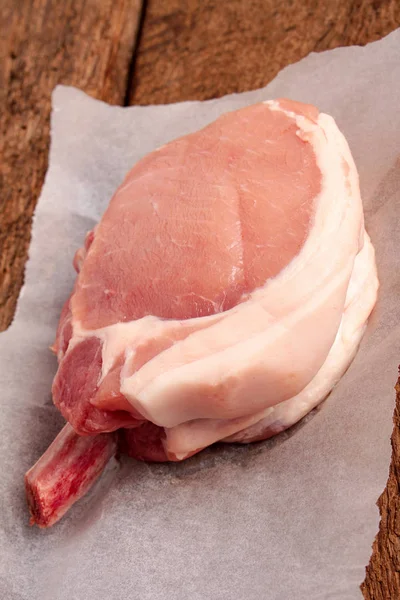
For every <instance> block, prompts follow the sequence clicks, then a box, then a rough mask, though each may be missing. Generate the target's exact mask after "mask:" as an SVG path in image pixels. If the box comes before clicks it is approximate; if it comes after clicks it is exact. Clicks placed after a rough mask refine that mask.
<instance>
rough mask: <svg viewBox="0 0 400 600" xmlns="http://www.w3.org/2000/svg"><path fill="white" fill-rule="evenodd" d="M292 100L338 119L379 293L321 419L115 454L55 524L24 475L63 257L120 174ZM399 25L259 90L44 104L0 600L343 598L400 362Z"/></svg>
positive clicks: (62, 294) (8, 373)
mask: <svg viewBox="0 0 400 600" xmlns="http://www.w3.org/2000/svg"><path fill="white" fill-rule="evenodd" d="M280 96H286V97H290V98H293V99H297V100H300V101H303V102H311V103H313V104H315V105H317V106H318V107H319V108H320V110H321V111H324V112H327V113H330V114H332V115H333V116H334V117H335V119H336V121H337V123H338V125H339V127H340V128H341V129H342V131H343V132H344V134H345V135H346V137H347V140H348V142H349V144H350V147H351V149H352V152H353V155H354V159H355V162H356V164H357V166H358V170H359V174H360V180H361V190H362V196H363V200H364V206H365V216H366V224H367V229H368V231H369V233H370V235H371V237H372V240H373V242H374V245H375V248H376V252H377V261H378V268H379V274H380V280H381V291H380V298H379V302H378V305H377V308H376V310H375V312H374V314H373V317H372V319H371V322H370V325H369V328H368V332H367V334H366V336H365V338H364V340H363V342H362V347H361V350H360V352H359V353H358V355H357V357H356V359H355V361H354V363H353V365H352V366H351V368H350V369H349V371H348V372H347V373H346V375H345V376H344V377H343V379H342V380H341V382H340V383H339V384H338V386H337V387H336V389H335V390H334V391H333V393H332V394H331V395H330V397H329V398H328V400H327V401H326V402H325V404H324V405H323V406H322V408H321V409H320V410H318V411H316V412H315V413H314V415H313V418H310V417H309V418H308V419H306V420H305V421H306V422H304V421H303V422H302V423H301V424H300V425H298V426H296V427H295V428H294V429H293V430H292V431H290V432H289V433H286V434H282V435H281V436H278V437H277V438H275V439H273V440H271V441H268V442H266V443H260V444H254V445H249V446H245V447H230V446H227V447H225V446H224V447H213V448H211V449H209V450H207V451H205V452H203V453H201V454H200V455H198V456H195V457H193V458H191V459H190V460H188V461H186V462H184V463H182V464H167V465H148V464H143V463H139V462H136V461H133V460H129V459H125V460H124V461H123V463H122V466H119V465H117V463H116V462H114V461H112V462H111V464H110V465H109V467H108V469H107V472H106V473H105V474H104V476H103V477H102V479H101V480H100V481H99V482H98V484H97V485H96V486H95V488H94V489H93V490H92V492H91V493H90V494H89V495H88V496H86V497H85V498H84V499H83V500H82V501H80V502H79V503H78V504H77V505H75V507H74V508H73V509H72V510H71V511H70V513H69V514H68V515H67V516H66V518H64V519H63V520H62V521H61V522H60V523H59V524H58V525H56V526H55V527H54V528H53V529H50V530H48V531H41V530H39V529H37V528H30V527H29V526H28V513H27V508H26V505H25V498H24V491H23V475H24V473H25V471H26V470H27V469H28V468H29V467H30V466H31V465H32V464H33V463H34V462H35V461H36V460H37V458H38V457H39V456H40V454H41V453H42V452H43V451H44V450H45V449H46V448H47V446H48V444H49V443H50V442H51V441H52V439H53V438H54V436H55V435H56V433H57V432H58V431H59V429H61V427H62V418H61V416H60V415H59V414H58V412H57V410H56V409H55V408H54V407H53V405H52V401H51V396H50V386H51V382H52V378H53V375H54V373H55V370H56V361H55V358H54V357H53V355H52V354H51V353H50V351H49V349H48V347H49V346H50V344H51V343H52V341H53V338H54V333H55V329H56V325H57V320H58V316H59V313H60V310H61V306H62V304H63V302H64V300H65V298H66V297H67V295H68V294H69V292H70V290H71V287H72V284H73V281H74V272H73V269H72V266H71V261H72V257H73V254H74V251H75V249H76V248H78V247H79V246H80V245H81V243H82V240H83V239H84V235H85V232H86V231H87V230H88V229H91V228H92V227H93V225H94V224H95V223H96V222H97V221H98V219H99V217H100V216H101V214H102V212H103V211H104V209H105V207H106V206H107V203H108V201H109V199H110V197H111V195H112V193H113V191H114V189H115V188H116V187H117V185H118V184H119V183H120V182H121V180H122V178H123V176H124V174H125V172H126V171H127V170H128V169H129V168H130V167H131V166H132V165H133V164H134V163H135V162H136V161H137V160H138V159H139V158H141V157H142V156H143V155H144V154H146V153H147V152H149V151H151V150H153V149H154V148H156V147H157V146H160V145H161V144H164V143H165V142H168V141H169V140H171V139H173V138H175V137H177V136H179V135H182V134H185V133H188V132H190V131H194V130H196V129H198V128H199V127H202V126H204V125H205V124H207V123H209V122H210V121H212V120H213V119H215V118H216V117H217V116H218V115H220V114H221V113H222V112H224V111H227V110H231V109H235V108H239V107H241V106H245V105H247V104H250V103H253V102H258V101H261V100H265V99H270V98H276V97H280ZM399 97H400V30H398V31H396V32H394V33H392V34H391V35H389V36H388V37H387V38H385V39H384V40H382V41H379V42H375V43H373V44H370V45H369V46H366V47H365V48H359V47H351V48H341V49H337V50H333V51H330V52H324V53H322V54H311V55H310V56H308V57H307V58H306V59H304V60H302V61H301V62H299V63H298V64H295V65H292V66H290V67H288V68H286V69H284V70H283V71H282V72H281V73H280V74H279V75H278V77H277V78H276V79H275V80H274V81H273V82H272V83H270V84H269V85H268V86H267V87H266V88H264V89H262V90H257V91H254V92H250V93H245V94H240V95H232V96H227V97H225V98H221V99H218V100H212V101H208V102H201V103H200V102H185V103H181V104H175V105H171V106H152V107H131V108H120V107H114V106H112V107H111V106H108V105H106V104H104V103H101V102H98V101H95V100H93V99H91V98H89V97H88V96H86V95H85V94H83V93H82V92H80V91H78V90H76V89H73V88H68V87H58V88H56V90H55V92H54V95H53V113H52V141H51V150H50V166H49V170H48V173H47V176H46V180H45V184H44V187H43V191H42V194H41V197H40V200H39V203H38V207H37V210H36V215H35V220H34V226H33V235H32V244H31V248H30V259H29V262H28V264H27V269H26V278H25V286H24V288H23V290H22V293H21V297H20V299H19V303H18V309H17V314H16V318H15V320H14V322H13V324H12V326H11V327H10V328H9V330H8V331H6V332H4V333H2V334H1V335H0V390H1V396H0V399H1V406H2V408H1V419H0V445H1V452H0V456H1V464H2V468H1V480H0V497H1V510H0V555H1V560H0V596H1V597H2V598H7V600H28V599H29V600H36V599H38V600H39V599H40V600H64V599H65V600H66V599H76V600H106V599H107V600H120V599H121V598H129V600H135V599H138V600H158V599H163V600H164V599H168V600H187V599H189V598H190V599H191V600H208V599H212V600H232V599H238V600H241V599H243V600H260V599H263V600H289V599H290V600H317V599H318V600H328V599H329V600H334V599H335V600H336V599H337V600H353V599H357V598H361V592H360V591H359V585H360V583H361V581H362V580H363V578H364V568H365V565H366V564H367V563H368V560H369V556H370V553H371V544H372V541H373V539H374V536H375V534H376V532H377V529H378V522H379V515H378V510H377V508H376V506H375V502H376V500H377V498H378V496H379V494H380V493H381V492H382V490H383V489H384V486H385V483H386V480H387V476H388V467H389V461H390V434H391V431H392V412H393V407H394V391H393V385H394V383H395V380H396V376H397V364H398V362H399V360H400V331H399V323H400V302H399V300H398V294H399V290H400V270H399V268H398V260H397V255H398V251H399V250H398V248H399V247H400V159H399V154H400V111H399V109H398V99H399Z"/></svg>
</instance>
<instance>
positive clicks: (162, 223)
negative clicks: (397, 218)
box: [27, 100, 378, 525]
mask: <svg viewBox="0 0 400 600" xmlns="http://www.w3.org/2000/svg"><path fill="white" fill-rule="evenodd" d="M74 264H75V267H76V269H77V270H78V272H79V275H78V277H77V280H76V284H75V287H74V290H73V293H72V295H71V297H70V298H69V300H68V301H67V303H66V305H65V307H64V309H63V312H62V315H61V319H60V324H59V328H58V332H57V338H56V343H55V351H56V352H57V355H58V359H59V368H58V372H57V374H56V377H55V379H54V384H53V398H54V402H55V404H56V406H57V407H58V408H59V409H60V411H61V412H62V414H63V415H64V417H65V418H66V419H67V421H69V423H70V425H72V428H73V429H74V430H75V432H76V434H79V435H80V436H93V435H96V434H100V433H105V432H113V431H115V430H121V431H120V433H119V439H120V448H121V450H122V451H124V452H127V453H128V454H130V455H131V456H134V457H136V458H140V459H143V460H156V461H162V460H182V459H184V458H187V457H189V456H191V455H193V454H195V453H196V452H198V451H200V450H201V449H203V448H205V447H206V446H208V445H210V444H213V443H214V442H216V441H220V440H222V441H232V442H250V441H254V440H262V439H265V438H267V437H270V436H271V435H274V434H276V433H278V432H280V431H282V430H283V429H285V428H287V427H289V426H291V425H292V424H293V423H295V422H296V421H298V420H299V419H300V418H301V417H302V416H304V415H305V414H306V413H307V412H308V411H309V410H311V408H313V407H314V406H316V405H317V404H318V403H319V402H320V401H321V400H322V399H323V398H325V397H326V395H327V394H328V393H329V391H330V390H331V389H332V387H333V386H334V384H335V383H336V382H337V381H338V380H339V378H340V377H341V375H342V374H343V373H344V371H345V370H346V368H347V367H348V365H349V363H350V361H351V359H352V358H353V356H354V354H355V352H356V349H357V347H358V344H359V342H360V339H361V337H362V334H363V332H364V329H365V325H366V321H367V319H368V316H369V314H370V312H371V310H372V308H373V306H374V304H375V300H376V294H377V287H378V282H377V277H376V269H375V259H374V252H373V248H372V246H371V243H370V240H369V238H368V236H367V234H366V233H365V230H364V221H363V212H362V204H361V199H360V193H359V186H358V176H357V171H356V168H355V165H354V162H353V159H352V157H351V154H350V151H349V148H348V145H347V143H346V141H345V139H344V137H343V135H342V134H341V133H340V131H339V130H338V128H337V126H336V125H335V122H334V121H333V119H332V118H331V117H329V116H328V115H325V114H322V113H318V111H317V109H316V108H314V107H313V106H309V105H305V104H300V103H297V102H292V101H289V100H279V101H269V102H265V103H262V104H257V105H254V106H250V107H247V108H244V109H241V110H238V111H235V112H232V113H228V114H225V115H224V116H222V117H220V118H219V119H217V120H216V121H215V122H214V123H212V124H211V125H209V126H207V127H206V128H204V129H203V130H201V131H199V132H197V133H194V134H191V135H188V136H185V137H183V138H180V139H178V140H175V141H173V142H171V143H170V144H167V145H166V146H163V147H162V148H159V149H158V150H156V151H154V152H153V153H151V154H149V155H148V156H146V157H145V158H143V159H142V160H141V161H139V163H137V164H136V165H135V166H134V168H133V169H132V170H131V171H130V172H129V173H128V175H127V176H126V178H125V181H124V182H123V184H122V185H121V186H120V188H119V189H118V190H117V192H116V193H115V195H114V197H113V198H112V200H111V202H110V205H109V207H108V209H107V211H106V212H105V214H104V216H103V218H102V220H101V222H100V223H99V225H98V226H97V227H96V228H95V230H94V231H92V232H90V233H89V234H88V236H87V238H86V241H85V245H84V247H83V248H82V249H81V250H79V251H78V252H77V254H76V256H75V261H74ZM70 433H71V431H70V430H68V435H70ZM113 439H114V438H113ZM110 444H111V442H110ZM103 456H104V454H103ZM53 462H54V461H53ZM55 462H56V463H57V475H56V476H55V477H54V479H53V480H52V481H50V487H51V488H52V485H53V484H54V486H55V488H54V489H56V487H57V479H58V478H59V473H60V464H61V463H62V460H61V459H60V457H59V454H58V458H57V460H56V461H55ZM38 464H39V467H38V466H37V465H36V466H35V467H34V469H35V471H34V473H33V474H32V471H31V472H29V473H28V476H27V488H28V493H29V494H30V496H29V497H30V499H31V502H30V503H31V508H32V514H33V520H34V521H36V522H38V523H39V524H41V525H48V524H51V523H52V522H54V521H55V520H57V519H58V518H59V517H60V516H61V514H63V512H65V510H66V508H65V510H64V508H63V507H67V505H68V506H69V505H70V503H71V502H70V499H71V496H72V495H73V493H72V492H71V493H70V495H69V497H68V499H65V502H61V501H60V502H59V503H58V504H57V509H55V510H53V512H52V511H51V509H49V506H48V504H49V502H48V501H47V500H48V497H53V495H54V494H53V492H52V493H50V492H49V475H48V471H49V469H48V464H49V457H47V460H46V465H47V466H46V467H45V469H44V470H45V476H44V475H43V474H42V471H41V469H40V461H39V463H38ZM46 469H47V470H46ZM50 480H51V478H50ZM44 481H45V483H43V482H44ZM32 489H34V490H35V493H34V494H32V493H31V492H32ZM52 489H53V488H52ZM53 491H54V490H53ZM64 495H65V493H64ZM80 495H81V494H80ZM32 497H34V498H35V500H34V503H33V506H32ZM53 504H54V502H53ZM42 505H43V506H42ZM38 507H39V508H38ZM60 507H61V508H60ZM46 510H47V512H46ZM44 512H46V515H47V516H46V518H44V517H43V518H42V517H41V516H40V515H41V514H44ZM38 515H39V516H38ZM49 515H50V516H49Z"/></svg>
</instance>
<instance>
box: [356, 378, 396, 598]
mask: <svg viewBox="0 0 400 600" xmlns="http://www.w3.org/2000/svg"><path fill="white" fill-rule="evenodd" d="M396 392H397V398H396V408H395V411H394V417H393V421H394V428H393V434H392V462H391V465H390V472H389V479H388V483H387V486H386V489H385V490H384V492H383V493H382V495H381V496H380V498H379V500H378V507H379V511H380V514H381V522H380V526H379V533H378V535H377V537H376V539H375V541H374V545H373V552H372V557H371V561H370V563H369V566H368V567H367V576H366V578H365V581H364V583H363V585H362V591H363V594H364V598H365V599H366V600H395V599H397V598H400V377H399V379H398V382H397V385H396Z"/></svg>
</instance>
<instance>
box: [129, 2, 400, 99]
mask: <svg viewBox="0 0 400 600" xmlns="http://www.w3.org/2000/svg"><path fill="white" fill-rule="evenodd" d="M399 24H400V2H399V1H398V0H374V1H372V0H325V1H321V0H292V1H289V0H287V1H285V2H279V0H230V1H229V2H228V1H220V2H218V1H215V0H168V2H162V1H160V0H149V1H148V2H147V8H146V18H145V26H144V28H143V34H142V36H141V41H140V46H139V51H138V55H137V58H136V65H135V73H134V78H133V85H132V88H131V91H130V96H129V98H130V103H131V104H150V103H155V104H157V103H160V104H161V103H168V102H176V101H179V100H189V99H190V100H192V99H198V100H201V99H203V100H204V99H208V98H214V97H218V96H222V95H224V94H229V93H232V92H243V91H247V90H250V89H255V88H257V87H262V86H264V85H266V84H267V83H268V82H269V81H271V79H273V78H274V77H275V75H276V74H277V73H278V71H279V70H280V69H282V68H283V67H284V66H286V65H288V64H290V63H292V62H295V61H297V60H300V59H301V58H303V57H304V56H306V55H307V54H308V53H309V52H312V51H319V50H327V49H330V48H335V47H337V46H346V45H350V44H366V43H367V42H370V41H373V40H377V39H379V38H381V37H382V36H384V35H386V34H387V33H389V32H390V31H392V30H393V29H395V28H396V27H398V25H399Z"/></svg>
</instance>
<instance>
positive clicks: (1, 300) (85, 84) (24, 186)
mask: <svg viewBox="0 0 400 600" xmlns="http://www.w3.org/2000/svg"><path fill="white" fill-rule="evenodd" d="M141 4H142V3H141V0H102V1H101V2H99V1H97V0H86V2H82V1H80V0H66V1H63V2H59V1H58V0H32V1H30V0H22V1H21V0H17V1H15V0H5V1H4V0H3V2H2V4H1V17H0V18H1V27H0V29H1V31H2V39H1V42H2V43H1V48H2V56H1V63H0V86H1V92H0V93H1V94H2V97H1V111H0V136H1V140H2V146H3V147H2V148H1V150H2V157H3V159H2V169H1V179H0V188H1V192H0V193H1V204H0V330H1V329H5V328H6V327H7V326H8V325H9V324H10V322H11V320H12V317H13V314H14V310H15V304H16V300H17V297H18V293H19V290H20V288H21V284H22V281H23V270H24V264H25V260H26V258H27V251H28V245H29V240H30V225H31V219H32V213H33V210H34V208H35V205H36V200H37V197H38V195H39V192H40V189H41V186H42V183H43V178H44V174H45V171H46V166H47V151H48V144H49V114H50V96H51V92H52V90H53V88H54V86H55V85H56V84H57V83H65V84H71V85H77V86H79V87H80V88H81V89H83V90H85V91H86V92H88V93H89V94H91V95H93V96H95V97H96V98H100V99H102V100H107V101H108V102H110V103H115V104H122V103H123V102H124V98H125V93H126V89H127V81H128V73H129V66H130V62H131V59H132V55H133V50H134V48H135V41H136V34H137V30H138V24H139V19H140V12H141Z"/></svg>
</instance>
